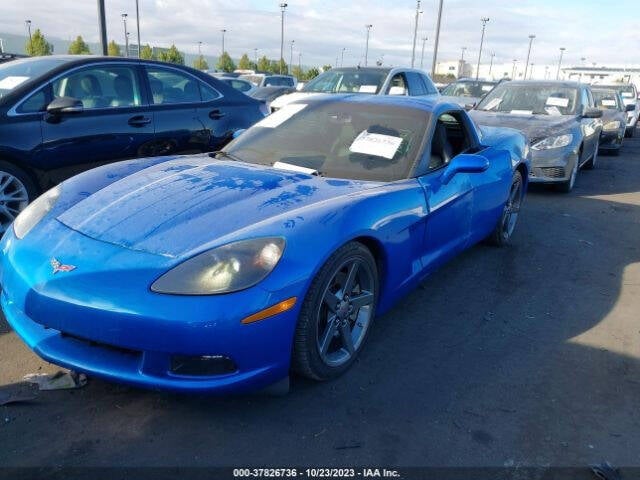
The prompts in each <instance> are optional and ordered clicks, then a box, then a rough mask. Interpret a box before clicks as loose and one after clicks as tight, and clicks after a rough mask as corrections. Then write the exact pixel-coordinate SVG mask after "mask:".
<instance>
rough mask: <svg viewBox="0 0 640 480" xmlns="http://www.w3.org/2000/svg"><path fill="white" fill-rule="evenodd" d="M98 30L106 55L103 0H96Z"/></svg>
mask: <svg viewBox="0 0 640 480" xmlns="http://www.w3.org/2000/svg"><path fill="white" fill-rule="evenodd" d="M29 23H31V22H29ZM98 30H99V31H100V46H101V47H102V55H105V56H106V55H108V54H109V50H108V46H107V20H106V19H105V16H104V0H98Z"/></svg>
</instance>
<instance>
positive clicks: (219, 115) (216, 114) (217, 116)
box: [209, 108, 226, 120]
mask: <svg viewBox="0 0 640 480" xmlns="http://www.w3.org/2000/svg"><path fill="white" fill-rule="evenodd" d="M225 115H226V113H223V112H222V111H220V110H218V109H217V108H216V109H215V110H211V111H210V112H209V118H211V119H212V120H218V119H220V118H222V117H224V116H225Z"/></svg>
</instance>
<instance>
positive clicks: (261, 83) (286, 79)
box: [239, 73, 298, 88]
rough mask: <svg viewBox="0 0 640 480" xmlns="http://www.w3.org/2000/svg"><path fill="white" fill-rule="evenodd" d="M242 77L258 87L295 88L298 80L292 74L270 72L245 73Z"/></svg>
mask: <svg viewBox="0 0 640 480" xmlns="http://www.w3.org/2000/svg"><path fill="white" fill-rule="evenodd" d="M239 78H241V79H243V80H247V81H249V82H251V83H253V84H254V85H255V86H256V87H291V88H295V87H296V84H297V83H298V80H297V79H296V77H293V76H291V75H274V74H270V73H245V74H242V75H240V77H239Z"/></svg>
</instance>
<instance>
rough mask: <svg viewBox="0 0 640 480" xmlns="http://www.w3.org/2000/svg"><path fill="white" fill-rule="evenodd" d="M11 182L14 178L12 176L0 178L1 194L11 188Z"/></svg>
mask: <svg viewBox="0 0 640 480" xmlns="http://www.w3.org/2000/svg"><path fill="white" fill-rule="evenodd" d="M11 180H13V177H12V176H11V175H2V177H0V191H1V192H3V191H4V189H5V188H7V187H8V186H9V184H10V183H11Z"/></svg>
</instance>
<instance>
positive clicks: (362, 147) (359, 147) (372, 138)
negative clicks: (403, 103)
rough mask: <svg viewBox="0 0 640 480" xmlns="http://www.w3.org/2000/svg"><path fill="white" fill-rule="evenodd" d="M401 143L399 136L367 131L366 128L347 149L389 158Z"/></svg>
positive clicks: (394, 153)
mask: <svg viewBox="0 0 640 480" xmlns="http://www.w3.org/2000/svg"><path fill="white" fill-rule="evenodd" d="M400 144H402V138H401V137H393V136H391V135H383V134H381V133H369V132H367V131H366V130H365V131H363V132H362V133H361V134H360V135H358V136H357V137H356V139H355V140H354V141H353V143H352V144H351V146H350V147H349V150H350V151H352V152H353V153H364V154H365V155H374V156H376V157H384V158H388V159H389V160H391V159H392V158H393V157H394V156H395V155H396V152H397V151H398V148H400Z"/></svg>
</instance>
